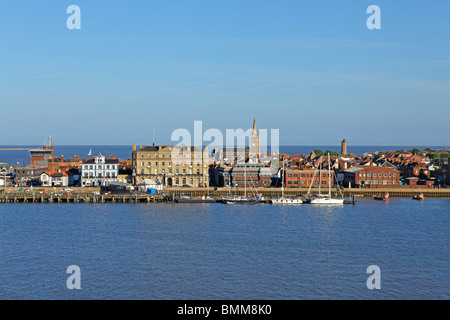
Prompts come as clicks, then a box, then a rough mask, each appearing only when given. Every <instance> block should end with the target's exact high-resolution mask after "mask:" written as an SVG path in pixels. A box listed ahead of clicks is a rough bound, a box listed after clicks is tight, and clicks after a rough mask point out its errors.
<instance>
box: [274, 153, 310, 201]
mask: <svg viewBox="0 0 450 320" xmlns="http://www.w3.org/2000/svg"><path fill="white" fill-rule="evenodd" d="M284 173H285V171H284V159H283V179H281V197H279V198H276V199H272V200H271V201H270V202H271V203H272V204H303V200H302V199H301V198H294V197H285V196H284Z"/></svg>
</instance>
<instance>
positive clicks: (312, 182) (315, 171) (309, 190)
mask: <svg viewBox="0 0 450 320" xmlns="http://www.w3.org/2000/svg"><path fill="white" fill-rule="evenodd" d="M321 159H322V157H320V159H319V161H320V160H321ZM318 168H319V167H317V168H316V169H315V170H314V174H313V178H312V180H311V184H310V185H309V188H308V193H307V194H306V196H307V197H309V195H310V194H311V188H312V186H313V184H314V179H315V178H316V173H317V169H318Z"/></svg>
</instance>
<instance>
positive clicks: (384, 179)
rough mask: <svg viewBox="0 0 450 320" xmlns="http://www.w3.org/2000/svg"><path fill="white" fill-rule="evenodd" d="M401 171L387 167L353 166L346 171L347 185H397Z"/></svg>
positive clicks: (362, 186)
mask: <svg viewBox="0 0 450 320" xmlns="http://www.w3.org/2000/svg"><path fill="white" fill-rule="evenodd" d="M399 185H400V172H399V171H398V170H396V169H392V168H386V167H353V168H350V169H347V170H345V171H344V186H345V187H360V188H364V187H366V188H376V187H380V186H383V187H397V186H399Z"/></svg>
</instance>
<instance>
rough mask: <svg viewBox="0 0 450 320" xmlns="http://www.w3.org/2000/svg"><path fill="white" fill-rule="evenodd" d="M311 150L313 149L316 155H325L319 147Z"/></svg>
mask: <svg viewBox="0 0 450 320" xmlns="http://www.w3.org/2000/svg"><path fill="white" fill-rule="evenodd" d="M313 151H314V153H315V154H317V155H318V156H323V155H325V152H323V151H322V150H320V149H315V150H313Z"/></svg>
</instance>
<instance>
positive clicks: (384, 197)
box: [373, 192, 389, 201]
mask: <svg viewBox="0 0 450 320" xmlns="http://www.w3.org/2000/svg"><path fill="white" fill-rule="evenodd" d="M373 200H382V201H389V193H388V192H385V193H383V194H382V195H381V194H379V195H375V196H373Z"/></svg>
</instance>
